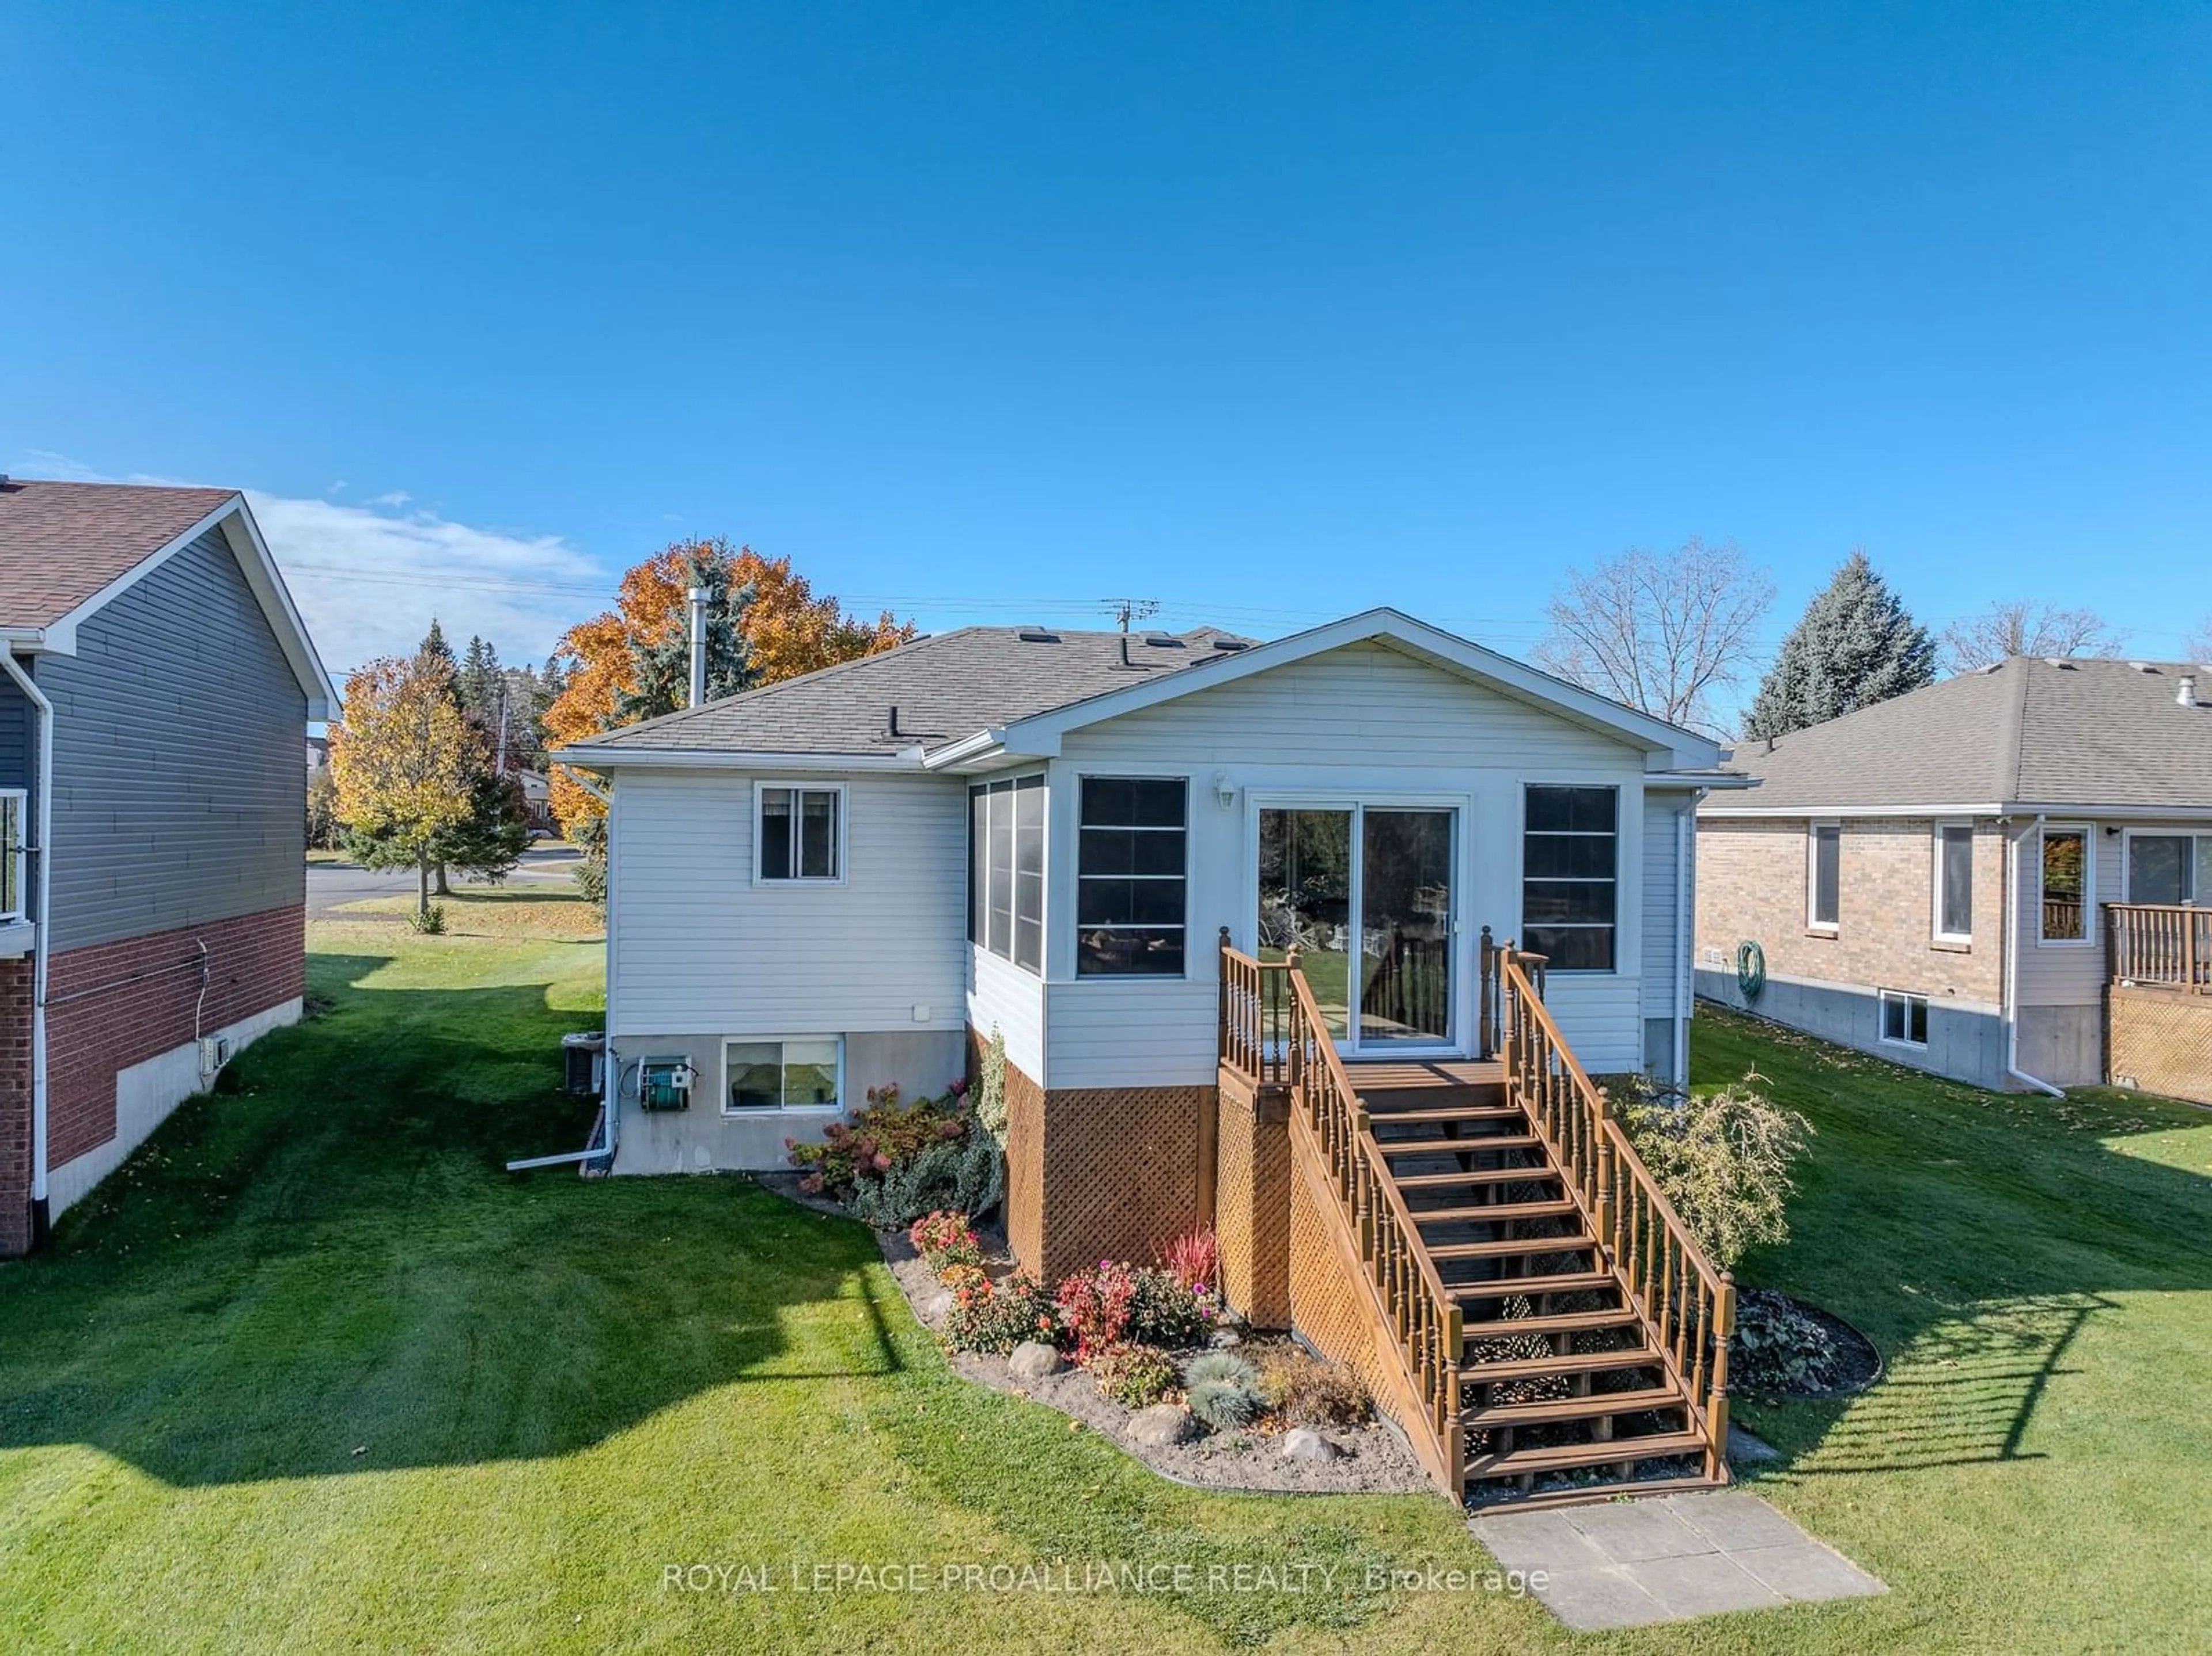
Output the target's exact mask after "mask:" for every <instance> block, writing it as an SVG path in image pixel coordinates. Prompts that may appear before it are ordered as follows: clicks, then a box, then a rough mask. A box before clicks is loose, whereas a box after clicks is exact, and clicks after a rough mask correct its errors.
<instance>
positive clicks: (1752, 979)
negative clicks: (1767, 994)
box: [1735, 937, 1766, 1002]
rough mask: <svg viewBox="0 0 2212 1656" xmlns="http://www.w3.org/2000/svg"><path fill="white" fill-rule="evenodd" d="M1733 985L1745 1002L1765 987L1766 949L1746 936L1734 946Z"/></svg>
mask: <svg viewBox="0 0 2212 1656" xmlns="http://www.w3.org/2000/svg"><path fill="white" fill-rule="evenodd" d="M1735 986H1736V987H1737V988H1738V989H1741V991H1743V998H1744V999H1745V1000H1746V1001H1747V1002H1748V1001H1755V1000H1757V999H1758V998H1759V995H1760V994H1761V993H1762V992H1764V991H1765V988H1766V951H1765V949H1761V948H1760V947H1759V945H1758V944H1757V943H1753V942H1752V941H1751V939H1750V938H1748V937H1747V938H1745V939H1744V940H1743V941H1742V942H1741V943H1738V944H1737V945H1736V946H1735Z"/></svg>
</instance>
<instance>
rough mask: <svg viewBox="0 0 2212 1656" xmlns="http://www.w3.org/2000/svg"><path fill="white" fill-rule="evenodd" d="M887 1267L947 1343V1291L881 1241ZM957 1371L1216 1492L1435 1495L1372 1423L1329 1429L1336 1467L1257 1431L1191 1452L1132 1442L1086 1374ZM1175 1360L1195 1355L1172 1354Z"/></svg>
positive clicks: (1210, 1438) (989, 1240)
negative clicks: (1292, 1455)
mask: <svg viewBox="0 0 2212 1656" xmlns="http://www.w3.org/2000/svg"><path fill="white" fill-rule="evenodd" d="M978 1235H979V1239H980V1240H981V1241H982V1242H983V1245H984V1247H985V1249H986V1253H987V1259H986V1265H987V1269H988V1270H989V1271H991V1274H992V1275H994V1276H997V1275H999V1274H1000V1272H1001V1271H1005V1270H1006V1269H1007V1268H1009V1267H1010V1266H1011V1265H1012V1260H1011V1259H1009V1258H1008V1257H1007V1255H1006V1242H1005V1238H1004V1237H1003V1236H998V1235H993V1234H989V1233H987V1232H983V1231H980V1230H979V1232H978ZM877 1237H878V1241H879V1242H880V1243H881V1244H882V1247H883V1250H884V1260H885V1262H886V1263H887V1264H888V1265H890V1271H891V1275H892V1277H894V1278H895V1279H896V1281H897V1283H898V1285H899V1287H900V1289H901V1290H902V1291H903V1292H904V1294H905V1295H906V1297H907V1302H908V1304H909V1305H911V1306H912V1307H914V1314H915V1318H916V1319H917V1320H919V1321H920V1322H921V1324H922V1325H923V1326H924V1327H926V1328H927V1329H928V1330H929V1331H931V1332H932V1333H936V1334H941V1333H942V1332H943V1330H944V1327H945V1313H946V1311H947V1310H948V1309H949V1308H950V1307H949V1301H950V1298H951V1296H950V1295H947V1294H946V1292H945V1287H944V1284H943V1283H940V1282H939V1280H938V1279H937V1277H936V1275H935V1274H934V1273H933V1271H931V1270H930V1268H929V1267H928V1265H926V1264H925V1263H923V1261H922V1259H921V1257H920V1256H919V1255H918V1254H916V1253H915V1250H914V1247H913V1245H912V1244H911V1243H910V1242H909V1241H908V1240H907V1238H906V1237H904V1236H902V1235H900V1234H896V1233H895V1232H880V1231H879V1232H878V1233H877ZM1238 1338H1239V1344H1237V1347H1236V1348H1235V1349H1236V1350H1237V1353H1238V1355H1239V1356H1254V1355H1256V1354H1257V1353H1258V1351H1259V1350H1261V1348H1262V1347H1264V1346H1265V1345H1266V1344H1268V1343H1270V1339H1271V1338H1279V1337H1265V1336H1239V1337H1238ZM946 1355H947V1356H949V1357H950V1358H951V1363H952V1367H953V1368H954V1370H955V1372H957V1373H958V1374H961V1375H962V1376H963V1377H964V1378H966V1379H968V1380H974V1381H975V1382H977V1383H978V1384H980V1385H983V1386H990V1387H991V1388H992V1389H993V1390H994V1391H999V1392H1010V1393H1012V1395H1014V1396H1016V1397H1023V1398H1030V1400H1031V1401H1033V1402H1036V1403H1042V1404H1046V1405H1047V1406H1048V1407H1050V1408H1054V1409H1057V1410H1060V1413H1062V1414H1063V1415H1066V1416H1068V1418H1069V1419H1071V1420H1073V1421H1074V1422H1077V1423H1078V1424H1079V1425H1080V1426H1083V1427H1085V1428H1087V1429H1090V1430H1091V1431H1095V1432H1097V1433H1098V1434H1099V1435H1101V1436H1103V1437H1105V1438H1107V1439H1109V1440H1110V1441H1112V1442H1113V1443H1115V1445H1116V1446H1117V1447H1120V1448H1121V1449H1122V1450H1124V1451H1125V1452H1126V1453H1128V1454H1130V1455H1133V1456H1134V1457H1135V1458H1136V1459H1139V1460H1140V1461H1142V1462H1143V1463H1144V1464H1145V1465H1147V1466H1149V1467H1151V1468H1152V1470H1153V1471H1156V1472H1158V1473H1159V1474H1160V1475H1161V1476H1162V1477H1170V1478H1173V1479H1175V1480H1176V1481H1177V1482H1179V1483H1191V1484H1196V1485H1199V1486H1200V1487H1203V1488H1206V1489H1242V1490H1249V1491H1255V1492H1267V1493H1293V1494H1312V1495H1351V1494H1407V1493H1420V1492H1425V1491H1426V1490H1428V1489H1432V1488H1433V1487H1434V1486H1433V1485H1432V1484H1431V1483H1430V1482H1429V1479H1428V1476H1427V1474H1426V1473H1425V1472H1424V1471H1422V1470H1421V1467H1420V1464H1419V1462H1418V1461H1416V1460H1415V1459H1413V1452H1412V1450H1410V1449H1409V1448H1407V1446H1406V1444H1405V1442H1404V1441H1403V1440H1401V1438H1400V1437H1399V1436H1398V1435H1397V1433H1396V1432H1395V1430H1394V1429H1392V1428H1391V1427H1389V1425H1387V1424H1384V1423H1383V1422H1381V1421H1379V1420H1370V1422H1368V1423H1367V1424H1365V1425H1363V1426H1357V1427H1350V1428H1346V1427H1334V1426H1333V1427H1329V1428H1328V1429H1326V1430H1324V1431H1323V1432H1322V1435H1323V1436H1324V1437H1326V1438H1328V1440H1329V1441H1330V1442H1332V1443H1334V1445H1335V1446H1336V1447H1337V1448H1338V1449H1339V1450H1340V1452H1341V1453H1340V1454H1339V1455H1338V1457H1337V1458H1336V1459H1333V1460H1325V1461H1309V1460H1291V1459H1285V1457H1284V1455H1283V1453H1282V1439H1281V1437H1280V1436H1279V1435H1277V1434H1275V1433H1273V1432H1269V1431H1266V1430H1263V1429H1244V1430H1242V1431H1232V1432H1217V1433H1209V1434H1206V1435H1203V1436H1200V1437H1198V1438H1195V1439H1194V1440H1192V1441H1189V1442H1188V1443H1180V1444H1175V1445H1171V1446H1168V1447H1152V1446H1149V1445H1141V1444H1136V1443H1133V1442H1131V1441H1129V1438H1128V1435H1127V1434H1128V1427H1129V1422H1131V1421H1132V1420H1133V1418H1134V1417H1135V1416H1134V1413H1133V1411H1132V1410H1127V1409H1125V1408H1123V1407H1122V1406H1121V1404H1118V1403H1115V1402H1114V1401H1113V1400H1112V1399H1111V1398H1108V1397H1107V1396H1105V1395H1104V1394H1103V1392H1100V1391H1099V1389H1098V1384H1097V1380H1094V1379H1093V1378H1092V1377H1091V1373H1090V1371H1089V1370H1087V1369H1084V1368H1077V1367H1075V1366H1074V1365H1073V1364H1070V1366H1068V1367H1067V1368H1063V1369H1061V1370H1060V1372H1059V1373H1058V1374H1048V1375H1046V1376H1044V1377H1043V1378H1042V1379H1040V1380H1023V1379H1020V1378H1018V1377H1017V1376H1016V1375H1014V1374H1012V1372H1011V1371H1010V1369H1009V1368H1008V1367H1007V1361H1006V1358H1004V1357H1000V1356H983V1355H979V1354H976V1353H973V1352H966V1351H948V1352H947V1354H946ZM1171 1355H1173V1356H1176V1358H1177V1359H1178V1360H1179V1361H1180V1360H1181V1359H1183V1358H1187V1357H1189V1356H1195V1355H1196V1352H1195V1350H1192V1351H1182V1352H1176V1353H1173V1354H1171Z"/></svg>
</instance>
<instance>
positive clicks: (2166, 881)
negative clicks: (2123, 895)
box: [2128, 834, 2212, 903]
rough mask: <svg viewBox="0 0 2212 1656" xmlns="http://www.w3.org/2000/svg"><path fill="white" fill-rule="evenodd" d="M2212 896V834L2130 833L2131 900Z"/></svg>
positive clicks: (2198, 900)
mask: <svg viewBox="0 0 2212 1656" xmlns="http://www.w3.org/2000/svg"><path fill="white" fill-rule="evenodd" d="M2208 899H2212V834H2203V835H2197V834H2130V835H2128V901H2130V902H2131V903H2201V902H2204V901H2207V900H2208Z"/></svg>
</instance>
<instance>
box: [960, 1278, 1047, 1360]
mask: <svg viewBox="0 0 2212 1656" xmlns="http://www.w3.org/2000/svg"><path fill="white" fill-rule="evenodd" d="M945 1338H947V1339H948V1340H950V1341H951V1344H952V1347H953V1349H954V1350H958V1351H989V1352H994V1353H996V1354H999V1355H1000V1356H1003V1355H1004V1354H1005V1353H1006V1352H1008V1351H1011V1350H1013V1349H1014V1348H1015V1347H1016V1346H1018V1345H1019V1344H1021V1343H1022V1342H1023V1341H1024V1340H1042V1341H1043V1342H1044V1343H1045V1344H1047V1345H1055V1344H1059V1340H1060V1318H1059V1316H1058V1314H1057V1311H1056V1308H1055V1307H1054V1304H1053V1300H1052V1295H1050V1294H1049V1293H1048V1292H1047V1291H1046V1289H1045V1286H1044V1284H1043V1283H1041V1282H1039V1281H1038V1280H1037V1279H1036V1277H1033V1276H1031V1275H1030V1273H1029V1272H1028V1271H1015V1272H1014V1273H1013V1274H1012V1275H1011V1276H1007V1277H1000V1279H999V1280H998V1281H997V1282H995V1283H994V1282H992V1281H991V1280H990V1279H989V1278H987V1277H986V1278H985V1279H984V1281H983V1283H982V1285H981V1287H980V1288H978V1287H975V1286H974V1285H973V1284H969V1285H965V1286H963V1287H961V1288H957V1289H954V1290H953V1292H952V1311H951V1315H950V1316H948V1317H947V1318H946V1319H945Z"/></svg>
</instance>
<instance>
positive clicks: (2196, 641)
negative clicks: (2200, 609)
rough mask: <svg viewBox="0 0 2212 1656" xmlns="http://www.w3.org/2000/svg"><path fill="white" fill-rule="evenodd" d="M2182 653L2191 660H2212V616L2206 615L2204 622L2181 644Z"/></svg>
mask: <svg viewBox="0 0 2212 1656" xmlns="http://www.w3.org/2000/svg"><path fill="white" fill-rule="evenodd" d="M2181 653H2182V654H2183V655H2184V656H2185V657H2186V658H2188V659H2189V660H2191V661H2203V662H2212V616H2205V617H2204V624H2203V626H2202V627H2199V628H2197V631H2196V632H2195V634H2192V635H2191V638H2190V640H2189V642H2188V643H2186V644H2185V645H2183V646H2181Z"/></svg>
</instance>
